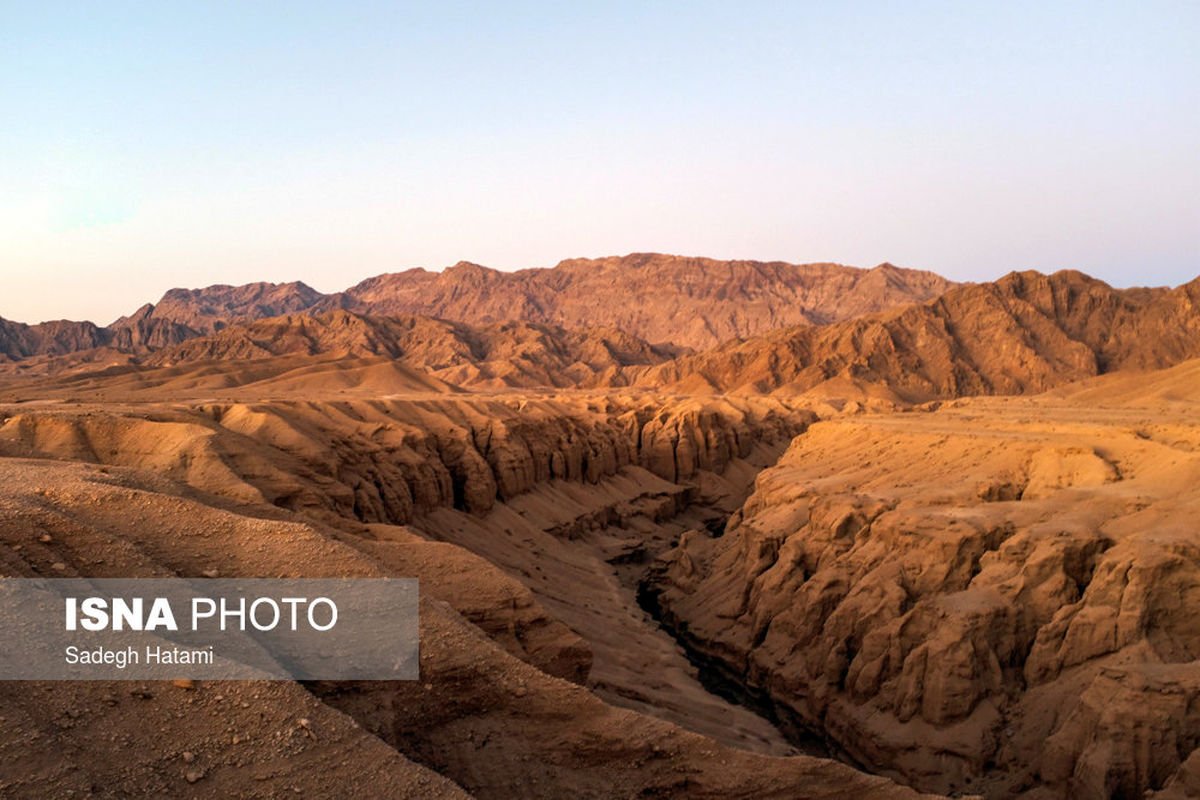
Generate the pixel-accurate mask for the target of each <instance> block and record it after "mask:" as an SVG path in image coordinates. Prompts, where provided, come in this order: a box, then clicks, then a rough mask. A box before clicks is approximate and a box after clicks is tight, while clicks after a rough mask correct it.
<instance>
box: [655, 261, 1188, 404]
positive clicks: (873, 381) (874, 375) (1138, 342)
mask: <svg viewBox="0 0 1200 800" xmlns="http://www.w3.org/2000/svg"><path fill="white" fill-rule="evenodd" d="M1195 356H1200V279H1197V280H1195V281H1192V282H1191V283H1188V284H1185V285H1183V286H1180V287H1178V288H1175V289H1127V290H1118V289H1113V288H1112V287H1110V286H1108V285H1107V284H1105V283H1103V282H1102V281H1099V280H1096V279H1094V278H1090V277H1088V276H1086V275H1083V274H1082V273H1079V272H1056V273H1054V274H1053V275H1043V274H1041V273H1037V272H1014V273H1010V274H1009V275H1007V276H1005V277H1004V278H1002V279H1000V280H999V281H996V282H994V283H983V284H972V285H968V286H960V287H958V288H955V289H952V290H950V291H949V292H947V293H946V294H944V295H942V296H941V297H939V298H937V299H935V300H932V301H929V302H927V303H923V304H920V305H915V306H910V307H908V308H903V309H895V310H892V311H887V312H882V313H880V314H876V315H871V316H867V317H862V318H859V319H855V320H850V321H847V322H842V323H838V324H835V325H829V326H825V327H813V326H800V327H794V328H788V329H783V330H778V331H773V332H771V333H768V334H765V335H763V336H760V337H755V338H752V339H748V340H745V341H736V342H730V343H728V344H726V345H723V346H721V347H717V348H715V349H713V350H710V351H706V352H704V353H700V354H697V355H693V356H684V357H681V358H679V359H677V360H674V361H671V362H668V363H665V364H662V365H659V366H657V367H651V368H649V369H646V370H644V371H642V372H641V374H639V375H638V376H637V377H636V382H637V383H639V384H642V385H648V386H663V385H674V386H676V387H678V388H683V389H697V390H719V391H743V392H745V391H748V392H771V391H777V390H784V391H805V390H810V389H813V388H817V387H820V386H821V385H822V384H825V383H827V382H829V381H840V382H843V383H847V382H848V383H852V384H854V385H856V386H859V387H864V386H870V385H875V386H882V387H885V388H886V389H887V390H889V391H890V392H893V393H894V394H895V395H897V396H899V397H900V398H901V399H904V400H927V399H930V398H949V397H962V396H966V395H980V394H1020V393H1026V392H1037V391H1042V390H1045V389H1047V388H1049V387H1051V386H1055V385H1058V384H1061V383H1066V382H1068V381H1073V380H1079V379H1082V378H1087V377H1090V376H1093V375H1098V374H1101V373H1105V372H1110V371H1113V370H1117V369H1154V368H1161V367H1166V366H1170V365H1172V364H1176V363H1178V362H1180V361H1182V360H1184V359H1187V358H1191V357H1195Z"/></svg>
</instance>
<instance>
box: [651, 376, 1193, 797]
mask: <svg viewBox="0 0 1200 800" xmlns="http://www.w3.org/2000/svg"><path fill="white" fill-rule="evenodd" d="M1195 374H1196V373H1195V369H1194V366H1193V367H1187V368H1185V367H1180V368H1177V370H1175V371H1173V374H1170V375H1168V377H1167V378H1163V379H1162V380H1159V381H1146V382H1145V384H1146V386H1147V387H1148V391H1149V392H1151V393H1155V392H1158V393H1161V392H1162V391H1164V389H1165V387H1164V385H1163V383H1164V381H1169V380H1172V379H1173V380H1175V381H1176V382H1180V381H1183V382H1186V381H1189V380H1191V379H1192V376H1194V375H1195ZM1125 380H1126V379H1125V378H1124V376H1113V378H1112V381H1113V382H1114V388H1118V387H1121V386H1122V385H1123V382H1124V381H1125ZM1102 385H1103V383H1101V382H1096V383H1094V384H1092V385H1090V387H1087V388H1085V389H1077V390H1075V392H1078V391H1087V392H1099V391H1100V390H1101V387H1102ZM1175 391H1177V392H1181V393H1186V392H1194V391H1195V386H1194V385H1192V386H1191V387H1190V388H1187V387H1184V386H1177V388H1176V389H1175ZM1071 394H1073V392H1072V391H1071V390H1064V391H1063V392H1062V393H1060V396H1058V397H1045V398H1034V399H1029V400H1021V399H996V400H960V401H956V402H954V403H952V404H948V405H944V406H943V407H942V408H941V409H939V410H937V411H934V412H926V413H905V414H891V415H877V416H872V415H866V416H858V417H846V418H842V419H841V420H838V421H827V422H821V423H818V424H816V425H814V426H812V427H810V428H809V429H808V431H807V432H806V433H804V434H802V435H801V436H799V437H798V438H797V439H796V440H795V441H794V442H793V444H792V446H791V448H790V449H789V451H788V452H787V453H786V454H785V455H784V457H783V458H782V459H781V461H780V462H779V463H778V464H777V465H776V466H775V467H773V468H771V469H769V470H767V471H765V472H764V473H763V474H761V475H760V476H759V479H758V481H757V484H756V491H755V493H754V494H753V495H752V496H751V497H750V499H749V500H748V501H747V503H746V504H745V506H744V507H743V508H742V509H741V510H740V511H739V512H738V514H735V516H734V518H733V519H732V520H731V522H730V524H729V526H728V530H727V532H726V533H725V535H724V536H723V537H720V538H712V537H711V536H708V535H706V534H704V533H703V532H694V533H691V534H688V535H686V536H685V537H683V539H682V540H681V542H680V545H679V547H678V548H676V549H675V550H674V551H672V552H670V553H669V554H668V555H667V556H666V557H665V558H664V560H663V562H662V564H661V566H660V567H659V570H658V573H657V575H656V576H655V577H654V578H653V579H652V580H651V582H650V584H649V585H648V586H647V593H648V594H649V595H650V596H651V597H652V598H653V600H654V602H657V603H658V604H659V606H660V607H661V609H662V613H663V616H664V618H665V620H666V621H667V624H668V625H669V626H670V627H672V628H673V629H674V630H675V631H676V633H677V635H678V636H680V637H681V638H682V639H683V640H684V641H685V642H686V643H687V644H688V646H689V647H690V648H691V649H692V650H693V651H694V652H695V653H696V655H697V657H699V658H702V659H704V660H705V661H706V662H707V663H708V664H709V665H710V667H711V669H712V670H714V672H716V673H718V674H720V675H722V676H724V678H725V679H726V680H729V681H731V682H733V683H734V684H736V685H737V686H739V687H740V689H741V691H743V692H745V693H746V694H747V695H748V696H750V697H753V698H757V699H758V700H759V701H760V702H763V703H765V704H767V705H769V706H771V707H772V708H773V709H774V710H775V712H776V713H777V714H779V715H780V716H781V718H783V719H785V720H787V721H789V722H790V723H791V724H792V725H794V726H795V727H796V729H797V730H805V731H808V732H810V733H811V732H816V733H818V734H819V735H822V736H824V737H826V738H827V739H828V741H829V742H830V743H831V745H832V746H834V747H836V748H838V749H841V750H843V751H844V752H846V753H847V754H848V755H849V756H850V757H852V758H853V759H854V760H855V761H857V762H859V763H862V764H864V765H867V766H868V767H870V768H872V769H874V770H878V771H882V772H883V773H884V774H889V775H895V776H898V777H901V778H902V779H904V780H905V781H907V782H911V783H912V784H913V785H916V786H918V787H922V788H925V789H928V790H934V791H943V792H971V791H979V792H982V793H983V794H985V795H986V796H988V797H997V798H1002V797H1017V796H1024V795H1025V793H1027V792H1028V793H1029V794H1028V796H1029V797H1072V798H1108V797H1128V796H1140V794H1141V793H1142V792H1143V791H1145V790H1147V789H1157V788H1161V787H1163V786H1164V785H1165V784H1166V783H1167V782H1168V781H1170V780H1172V779H1174V780H1175V783H1176V784H1179V785H1182V784H1185V783H1186V782H1187V781H1188V780H1190V778H1188V777H1187V775H1189V774H1190V773H1187V771H1186V770H1184V771H1182V772H1179V775H1178V776H1176V772H1177V771H1180V770H1181V769H1182V767H1181V765H1183V764H1185V762H1187V759H1188V758H1189V757H1190V756H1191V754H1192V751H1193V750H1194V748H1195V746H1196V743H1197V741H1200V716H1197V715H1196V714H1195V709H1196V708H1197V706H1196V693H1197V687H1198V686H1200V684H1198V683H1197V681H1196V676H1198V675H1200V666H1198V665H1200V662H1198V661H1197V659H1200V624H1197V623H1196V621H1195V619H1194V615H1193V614H1191V613H1190V612H1189V611H1188V609H1190V608H1192V607H1193V606H1194V605H1195V604H1196V603H1198V602H1200V539H1198V538H1197V537H1196V535H1195V525H1194V520H1195V516H1196V514H1197V512H1198V511H1200V506H1198V505H1197V504H1198V503H1200V500H1198V498H1197V496H1196V493H1195V490H1194V489H1195V486H1196V485H1197V481H1198V480H1200V460H1198V458H1197V455H1196V454H1197V452H1200V449H1198V448H1197V433H1196V431H1197V430H1200V414H1198V413H1197V411H1196V407H1195V406H1194V405H1192V406H1184V405H1179V404H1176V405H1173V406H1171V407H1169V408H1164V407H1162V406H1159V405H1156V406H1155V407H1154V408H1153V410H1152V411H1151V410H1147V409H1146V408H1145V407H1144V406H1140V405H1139V404H1136V403H1127V404H1126V405H1125V406H1124V407H1122V406H1120V405H1114V406H1113V407H1110V408H1106V409H1097V408H1095V407H1093V406H1091V405H1084V404H1079V403H1072V402H1070V401H1069V400H1063V399H1061V396H1062V395H1066V396H1068V397H1069V396H1071ZM1173 776H1174V778H1173Z"/></svg>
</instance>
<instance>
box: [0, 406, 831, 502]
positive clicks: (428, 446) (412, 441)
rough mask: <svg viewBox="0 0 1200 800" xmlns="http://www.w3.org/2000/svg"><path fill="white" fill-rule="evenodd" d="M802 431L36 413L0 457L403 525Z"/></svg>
mask: <svg viewBox="0 0 1200 800" xmlns="http://www.w3.org/2000/svg"><path fill="white" fill-rule="evenodd" d="M813 419H814V416H813V415H812V414H811V413H810V412H807V411H803V410H801V409H797V408H794V407H791V406H788V405H786V404H783V403H780V402H777V401H773V400H769V399H763V398H758V399H748V400H736V401H719V402H714V401H708V402H700V401H697V400H688V399H680V400H677V401H675V402H674V403H672V402H670V401H668V402H666V403H663V402H660V401H658V400H655V399H650V398H646V399H634V398H630V399H625V400H620V399H613V398H608V397H587V396H583V397H580V396H564V397H562V398H542V399H537V398H535V399H528V398H522V397H515V396H514V397H496V398H479V397H473V398H462V399H459V398H445V399H443V398H436V397H430V398H428V399H425V400H419V401H403V400H347V401H345V402H300V401H296V402H274V403H266V402H264V403H208V404H200V405H196V406H158V407H154V408H153V409H152V410H151V411H150V412H149V413H147V412H145V411H143V410H137V411H133V410H127V411H126V412H125V413H121V412H120V411H111V410H98V409H92V408H89V407H72V408H70V409H55V410H51V409H39V410H36V411H28V412H21V413H14V414H12V416H9V417H7V418H5V419H3V420H0V452H3V453H5V454H10V455H17V456H42V457H51V458H67V459H76V460H85V461H95V462H101V463H111V464H119V465H123V466H136V467H146V468H151V469H154V470H156V471H159V472H163V473H165V474H168V475H170V476H171V477H174V478H177V479H179V480H182V481H184V482H186V483H189V484H191V485H193V486H196V487H197V488H200V489H203V490H205V491H210V492H213V493H215V494H222V495H226V496H229V497H233V498H236V499H243V500H249V501H256V502H268V503H271V504H273V505H276V506H280V507H283V508H288V509H292V510H297V511H302V512H305V513H310V514H316V515H318V516H320V515H326V516H327V517H331V518H349V519H356V520H359V521H362V522H386V523H393V524H405V523H408V522H410V521H412V520H413V519H414V517H415V516H416V515H418V514H421V513H427V512H429V511H432V510H435V509H438V508H455V509H461V510H465V511H469V512H471V513H475V514H485V513H487V512H488V511H490V510H491V509H492V508H493V507H494V506H495V504H496V503H497V502H501V501H504V500H508V499H511V498H513V497H516V496H517V495H520V494H522V493H524V492H527V491H529V489H531V488H532V487H533V486H535V485H537V484H539V483H544V482H548V481H551V480H556V479H558V480H566V481H577V482H587V483H596V482H597V481H599V480H600V479H601V478H604V477H608V476H612V475H615V474H616V473H617V472H618V471H620V470H621V469H623V468H625V467H629V466H640V467H643V468H645V469H647V470H649V471H650V472H652V473H654V474H655V475H657V476H659V477H661V478H664V479H666V480H668V481H686V480H688V479H689V478H691V477H692V476H693V475H695V474H696V472H697V471H698V470H707V471H712V472H721V471H722V470H724V469H725V467H726V465H728V464H729V463H730V461H732V460H733V459H735V458H738V457H744V456H746V455H747V454H749V453H750V451H751V449H752V448H753V447H754V446H755V444H756V443H759V442H764V441H765V442H777V441H786V440H788V439H790V438H791V437H792V436H793V435H795V434H796V433H798V432H799V431H801V430H803V428H804V427H805V426H806V425H807V424H808V423H809V422H811V421H812V420H813Z"/></svg>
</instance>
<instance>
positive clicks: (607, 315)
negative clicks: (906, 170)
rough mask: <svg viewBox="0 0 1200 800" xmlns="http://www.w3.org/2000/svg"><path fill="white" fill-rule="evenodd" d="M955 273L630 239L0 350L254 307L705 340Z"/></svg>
mask: <svg viewBox="0 0 1200 800" xmlns="http://www.w3.org/2000/svg"><path fill="white" fill-rule="evenodd" d="M953 285H954V284H953V283H952V282H950V281H948V280H946V279H944V278H941V277H940V276H938V275H935V274H933V273H931V272H921V271H917V270H907V269H901V268H899V267H894V266H892V265H890V264H883V265H880V266H879V267H876V268H875V269H871V270H864V269H858V268H855V267H846V266H841V265H838V264H800V265H796V264H786V263H783V262H769V263H763V262H756V261H716V260H713V259H706V258H687V257H682V256H668V255H660V254H649V253H637V254H632V255H629V256H623V257H611V258H603V259H572V260H568V261H563V262H561V263H560V264H559V265H558V266H556V267H553V268H550V269H525V270H518V271H516V272H502V271H499V270H494V269H489V268H487V267H482V266H479V265H478V264H471V263H469V262H459V263H458V264H456V265H455V266H453V267H450V268H448V269H446V270H444V271H442V272H428V271H426V270H424V269H413V270H408V271H406V272H398V273H389V274H384V275H378V276H376V277H373V278H368V279H366V280H364V281H362V282H360V283H358V284H356V285H355V286H352V287H350V288H348V289H346V290H345V291H342V292H337V293H335V294H331V295H326V294H323V293H321V292H318V291H317V290H315V289H313V288H312V287H310V286H308V285H306V284H304V283H302V282H299V281H295V282H291V283H279V284H276V283H249V284H245V285H242V286H228V285H216V286H209V287H207V288H204V289H172V290H170V291H168V292H167V293H166V294H165V295H163V297H162V299H161V300H159V301H158V302H157V303H153V304H150V303H147V304H146V305H143V306H142V307H141V308H139V309H138V310H137V311H135V312H134V313H132V314H130V315H128V316H124V317H121V318H120V319H118V320H116V321H115V322H113V323H112V324H111V325H108V326H106V327H100V326H97V325H95V324H93V323H90V322H69V321H60V322H53V323H42V324H40V325H33V326H30V325H24V324H23V323H16V322H8V321H5V320H0V355H3V356H6V357H7V358H9V359H21V358H27V357H30V356H37V355H62V354H65V353H71V352H75V351H79V350H86V349H89V348H96V347H111V348H114V349H116V350H119V351H123V352H143V351H147V350H158V349H161V348H164V347H170V346H173V345H177V344H179V343H181V342H184V341H186V340H188V339H193V338H197V337H200V336H207V335H211V334H215V333H217V332H219V331H221V330H222V329H224V328H226V327H229V326H232V325H237V324H241V323H247V322H253V321H255V320H258V319H265V318H268V317H276V316H281V315H287V314H296V313H301V312H311V313H313V314H320V313H323V312H326V311H334V310H345V311H352V312H354V313H357V314H361V315H370V316H428V317H436V318H439V319H447V320H451V321H457V322H464V323H467V324H471V325H488V324H492V323H497V322H509V321H515V320H520V321H523V322H530V323H537V324H548V325H554V326H560V327H565V328H572V329H576V328H579V329H583V328H618V329H620V330H622V331H624V332H625V333H627V334H628V335H630V336H633V337H635V338H641V339H645V340H647V341H649V342H651V343H654V344H661V345H671V346H674V347H676V348H692V349H697V348H702V347H711V346H713V345H715V344H718V343H720V342H722V341H724V340H726V339H728V338H731V337H734V336H750V335H754V334H757V333H761V332H763V331H766V330H770V329H772V328H775V327H779V326H782V325H792V324H797V323H801V322H803V323H814V324H824V323H827V322H831V321H834V320H840V319H848V318H851V317H854V316H858V315H861V314H863V313H868V312H872V311H878V310H880V309H883V308H888V307H891V306H894V305H897V304H904V303H910V302H915V301H920V300H926V299H929V298H931V297H935V296H937V295H938V294H940V293H941V292H943V291H945V290H946V289H947V288H949V287H950V286H953Z"/></svg>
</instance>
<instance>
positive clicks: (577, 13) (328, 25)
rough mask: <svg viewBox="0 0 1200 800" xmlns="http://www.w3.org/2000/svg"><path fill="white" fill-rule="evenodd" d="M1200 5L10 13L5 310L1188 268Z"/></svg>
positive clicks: (63, 311) (1191, 269)
mask: <svg viewBox="0 0 1200 800" xmlns="http://www.w3.org/2000/svg"><path fill="white" fill-rule="evenodd" d="M1197 29H1200V7H1197V6H1195V5H1193V4H1187V3H1176V2H1154V3H1147V4H1141V5H1138V6H1135V7H1131V6H1129V5H1128V4H1120V3H1098V4H1097V3H1091V4H1082V3H1057V4H1051V5H1046V4H1032V3H1030V4H1023V3H1016V4H1009V5H1005V6H1003V7H995V8H983V7H975V6H971V7H964V6H962V5H961V4H952V3H921V4H916V5H912V6H906V7H904V8H895V7H889V6H887V5H886V4H882V3H866V2H860V3H851V4H838V5H836V6H828V7H823V6H822V7H816V6H809V5H806V4H779V3H763V2H760V3H749V4H741V5H739V6H737V7H736V8H734V7H730V6H724V5H721V4H714V3H698V4H674V3H670V4H656V5H654V6H648V5H645V4H636V3H623V2H622V3H613V4H606V5H604V6H597V7H583V6H577V5H574V4H571V5H570V6H569V7H563V6H560V5H555V4H541V3H510V4H504V5H503V6H500V5H499V4H497V5H489V6H485V7H482V8H480V7H476V6H471V5H469V4H459V3H444V4H437V5H434V6H424V7H423V6H420V5H413V4H400V5H393V6H387V7H379V6H375V5H369V4H361V3H349V4H344V5H339V6H324V5H322V4H317V3H308V2H300V3H295V4H289V5H288V6H286V7H278V8H274V9H272V8H268V7H266V6H249V5H245V4H216V5H214V4H188V3H181V4H171V5H169V6H162V5H153V4H144V5H143V4H129V3H126V4H105V5H104V6H103V7H99V6H96V7H84V8H79V7H72V6H68V5H65V4H62V5H58V4H52V5H45V4H39V5H37V6H33V5H24V6H18V5H15V4H6V6H5V25H4V30H3V31H0V41H3V44H4V47H3V48H0V67H3V74H0V100H2V101H3V103H4V107H5V109H6V116H7V117H8V119H7V120H6V125H5V126H4V128H3V129H2V130H0V143H2V145H0V146H2V148H3V149H2V150H0V152H3V154H4V155H3V158H2V159H0V253H2V254H3V262H0V279H2V280H3V286H4V290H3V292H2V293H0V317H3V318H5V319H11V320H16V321H21V322H29V323H36V322H39V321H43V320H50V319H61V318H67V319H90V320H92V321H94V322H96V323H98V324H102V325H103V324H107V323H109V322H111V321H112V320H113V319H116V318H117V317H118V316H120V315H122V314H128V313H131V312H132V311H133V310H135V309H136V308H137V307H139V306H140V305H142V304H143V303H146V302H156V301H157V300H158V299H159V298H160V297H161V296H162V294H163V292H165V291H166V290H167V289H170V288H174V287H185V288H198V287H203V286H208V285H212V284H221V283H224V284H242V283H250V282H256V281H270V282H287V281H293V280H300V281H304V282H305V283H307V284H308V285H310V286H312V287H313V288H316V289H318V290H320V291H323V292H332V291H337V290H340V289H344V288H346V287H348V286H350V285H353V284H354V283H357V282H358V281H359V280H361V279H363V278H365V277H368V276H371V275H376V274H379V273H383V272H397V271H402V270H405V269H410V268H414V267H424V268H427V269H440V268H443V267H445V266H448V265H452V264H454V263H456V262H458V261H460V260H466V261H472V262H476V263H480V264H483V265H485V266H489V267H494V268H498V269H504V270H513V269H518V268H528V267H549V266H553V265H554V264H556V263H558V262H559V261H561V260H563V259H567V258H575V257H600V256H607V255H618V254H624V253H630V252H666V253H677V254H682V255H695V256H705V257H709V258H716V259H751V260H759V261H773V260H778V261H788V262H792V263H807V262H820V261H833V262H837V263H844V264H849V265H853V266H860V267H866V268H869V267H872V266H874V265H876V264H879V263H882V262H891V263H894V264H897V265H899V266H903V267H907V268H912V269H921V270H930V271H933V272H937V273H939V274H941V275H944V276H946V277H948V278H951V279H954V280H969V281H983V280H993V279H995V278H998V277H1000V276H1001V275H1003V274H1005V273H1007V272H1009V271H1011V270H1021V269H1037V270H1040V271H1043V272H1053V271H1056V270H1059V269H1078V270H1081V271H1083V272H1086V273H1088V274H1089V275H1093V276H1095V277H1097V278H1100V279H1102V280H1105V281H1107V282H1109V283H1111V284H1113V285H1114V286H1130V285H1178V284H1180V283H1183V282H1186V281H1188V280H1191V279H1192V278H1195V277H1196V275H1197V274H1200V159H1197V158H1196V156H1195V142H1196V141H1200V52H1198V49H1197V48H1196V47H1195V46H1194V42H1193V39H1194V33H1195V31H1196V30H1197Z"/></svg>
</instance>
